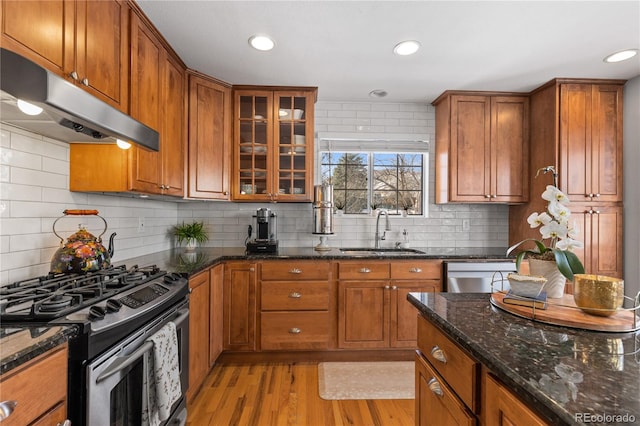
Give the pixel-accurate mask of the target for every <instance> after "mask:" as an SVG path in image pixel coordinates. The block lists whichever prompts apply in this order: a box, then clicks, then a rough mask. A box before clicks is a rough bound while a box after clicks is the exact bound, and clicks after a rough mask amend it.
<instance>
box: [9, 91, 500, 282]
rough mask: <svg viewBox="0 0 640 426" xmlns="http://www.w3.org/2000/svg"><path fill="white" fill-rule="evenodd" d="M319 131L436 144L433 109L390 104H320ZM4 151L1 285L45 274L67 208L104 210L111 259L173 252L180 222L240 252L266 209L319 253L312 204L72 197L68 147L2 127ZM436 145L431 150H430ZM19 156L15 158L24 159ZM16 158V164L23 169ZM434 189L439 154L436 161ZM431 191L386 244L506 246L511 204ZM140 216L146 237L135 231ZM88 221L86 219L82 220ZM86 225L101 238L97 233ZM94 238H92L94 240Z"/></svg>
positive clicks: (359, 233)
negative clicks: (422, 209) (442, 196)
mask: <svg viewBox="0 0 640 426" xmlns="http://www.w3.org/2000/svg"><path fill="white" fill-rule="evenodd" d="M315 123H316V127H315V132H316V133H318V132H321V133H323V134H330V135H334V136H339V135H341V134H342V135H344V134H350V135H353V134H358V133H365V134H384V135H390V137H396V138H397V137H398V135H416V137H419V138H426V139H428V140H429V141H431V142H432V144H433V143H434V142H435V130H434V128H435V109H434V107H432V106H431V105H427V104H396V103H390V102H371V103H369V102H318V103H317V104H316V112H315ZM0 144H1V146H2V148H1V149H0V152H4V151H7V152H11V153H12V154H11V155H12V156H13V157H12V158H11V159H10V161H9V160H7V161H2V164H0V182H2V183H1V184H0V196H1V200H0V210H2V208H1V207H2V206H3V207H4V210H3V211H0V253H1V255H2V258H1V261H0V285H4V284H7V283H10V282H14V281H17V280H19V279H25V278H29V277H33V276H37V275H43V274H46V273H47V272H48V269H49V259H50V258H51V256H52V255H53V253H54V252H55V251H56V249H57V247H58V244H59V240H58V239H57V238H56V237H55V235H54V234H53V232H52V225H53V222H54V221H55V220H56V218H58V217H59V216H61V215H62V211H63V210H64V209H72V208H90V209H97V210H99V211H100V215H101V216H103V217H104V218H105V219H106V220H107V223H108V230H107V232H106V233H105V236H104V237H103V238H108V236H109V235H110V234H111V233H112V232H116V233H117V236H116V238H115V255H114V258H113V260H114V261H116V262H117V261H124V260H126V259H129V258H131V257H136V256H140V255H143V254H148V253H154V252H157V251H161V250H167V249H170V248H172V247H173V246H174V245H175V238H174V237H173V236H172V235H171V228H172V227H173V225H175V224H176V223H180V222H182V221H185V222H188V221H192V220H201V221H204V223H205V226H206V227H207V229H209V230H210V240H209V241H208V242H207V243H205V245H206V246H210V247H238V246H242V245H244V241H245V239H246V237H247V226H248V225H249V224H252V225H253V223H254V219H253V217H252V216H253V215H254V214H255V212H256V209H258V208H260V207H268V208H270V209H272V210H273V211H274V212H276V213H277V214H278V219H277V220H278V238H279V240H280V245H281V246H282V247H313V246H315V245H317V244H318V243H319V237H318V236H317V235H313V234H312V228H313V226H312V225H313V215H312V207H311V204H310V203H306V204H297V203H296V204H260V203H229V202H217V201H212V202H202V201H193V202H180V203H175V202H170V201H164V200H152V199H140V198H136V197H132V196H113V195H104V194H87V193H74V192H70V191H69V190H68V157H69V148H68V145H67V144H64V143H61V142H58V141H52V140H49V139H46V138H42V137H40V136H38V135H34V134H32V133H29V132H26V131H23V130H20V129H16V128H13V127H11V126H5V125H2V126H0ZM433 146H435V145H432V147H433ZM18 153H19V154H18ZM18 160H19V161H18ZM430 162H431V164H430V170H429V176H430V180H431V182H430V183H429V187H430V188H432V185H433V179H434V162H435V156H434V155H431V156H430ZM432 192H433V191H429V200H430V204H429V206H428V209H429V217H426V218H425V217H420V218H415V217H409V218H401V217H393V218H391V226H392V231H391V232H389V233H388V236H389V238H388V239H387V240H386V241H384V242H383V245H384V246H393V244H394V243H395V241H400V240H401V239H402V229H407V232H408V234H409V242H410V244H411V245H412V246H413V247H439V248H443V249H446V248H454V247H456V248H460V247H504V246H506V245H507V241H508V237H507V234H508V229H507V226H508V225H507V222H508V208H507V206H494V205H491V206H486V205H455V204H447V205H435V204H433V195H432V194H431V193H432ZM139 218H144V222H145V226H144V232H142V233H140V232H138V222H139ZM85 219H86V218H85ZM463 219H469V220H470V225H471V226H470V230H469V231H464V232H463V231H462V220H463ZM93 220H99V219H96V218H91V219H87V220H86V221H87V222H88V223H89V224H90V227H89V230H90V231H91V232H92V233H94V235H96V232H97V233H99V232H101V226H99V224H96V223H95V222H93ZM77 226H78V222H77V221H75V220H68V221H67V220H66V219H65V220H64V221H60V222H59V223H58V225H56V230H59V233H60V235H62V236H63V237H67V236H69V235H71V234H72V233H73V232H75V231H76V230H77ZM94 230H95V232H94ZM334 231H335V234H334V235H331V236H329V237H328V243H329V245H330V246H332V247H347V246H352V247H353V246H362V245H368V246H372V245H373V234H374V232H375V218H373V217H369V216H357V217H353V216H350V215H346V216H342V217H336V218H335V228H334Z"/></svg>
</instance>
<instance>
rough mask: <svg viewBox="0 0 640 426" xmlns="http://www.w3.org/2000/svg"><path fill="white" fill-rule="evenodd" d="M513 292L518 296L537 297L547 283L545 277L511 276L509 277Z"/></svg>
mask: <svg viewBox="0 0 640 426" xmlns="http://www.w3.org/2000/svg"><path fill="white" fill-rule="evenodd" d="M507 279H508V280H509V286H510V287H511V292H512V293H513V294H516V295H518V296H524V297H536V296H538V295H539V294H540V292H541V291H542V289H543V288H544V285H545V284H546V283H547V279H546V278H545V277H538V276H532V275H521V274H509V275H507Z"/></svg>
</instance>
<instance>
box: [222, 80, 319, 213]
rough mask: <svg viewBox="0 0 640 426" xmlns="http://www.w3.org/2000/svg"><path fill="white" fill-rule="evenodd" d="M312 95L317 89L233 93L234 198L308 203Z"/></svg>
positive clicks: (311, 166) (311, 177)
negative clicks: (234, 117)
mask: <svg viewBox="0 0 640 426" xmlns="http://www.w3.org/2000/svg"><path fill="white" fill-rule="evenodd" d="M283 89H284V88H283ZM315 97H316V89H315V88H305V89H304V90H298V89H297V88H296V90H275V91H261V90H258V88H256V90H252V89H244V90H236V92H235V97H234V98H235V102H236V107H235V111H236V120H235V122H236V123H235V130H236V132H235V137H234V139H235V142H236V149H235V161H234V164H235V170H234V175H235V178H234V182H235V187H234V200H237V201H241V200H247V201H249V200H250V201H256V200H265V201H294V202H295V201H301V202H308V201H311V198H312V192H313V191H312V190H313V153H314V149H313V126H314V122H313V112H314V104H315Z"/></svg>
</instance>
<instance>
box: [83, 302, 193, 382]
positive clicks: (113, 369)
mask: <svg viewBox="0 0 640 426" xmlns="http://www.w3.org/2000/svg"><path fill="white" fill-rule="evenodd" d="M179 312H180V315H179V316H178V317H176V319H175V320H174V322H175V323H176V324H179V323H181V322H182V321H184V319H185V318H186V317H187V316H189V310H188V309H186V310H180V311H179ZM152 348H153V342H151V341H146V342H144V343H143V345H142V346H140V347H139V348H138V349H136V350H135V351H133V352H132V353H131V354H129V355H127V356H120V357H118V358H116V360H115V361H113V363H112V364H111V365H110V366H109V367H108V368H107V369H105V370H104V371H103V372H102V373H100V374H99V375H98V377H97V378H96V383H100V382H101V381H103V380H105V379H107V378H109V377H111V376H113V375H114V374H116V373H117V372H119V371H122V370H124V369H125V368H127V367H129V366H130V365H132V364H134V363H136V362H137V361H138V359H140V357H141V356H142V355H144V354H145V353H146V352H148V351H149V350H151V349H152Z"/></svg>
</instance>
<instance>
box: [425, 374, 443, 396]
mask: <svg viewBox="0 0 640 426" xmlns="http://www.w3.org/2000/svg"><path fill="white" fill-rule="evenodd" d="M428 386H429V389H430V390H431V392H433V393H435V394H436V395H438V396H443V395H444V392H442V387H441V386H440V383H438V381H437V380H436V378H435V377H432V378H431V380H429V383H428Z"/></svg>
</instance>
